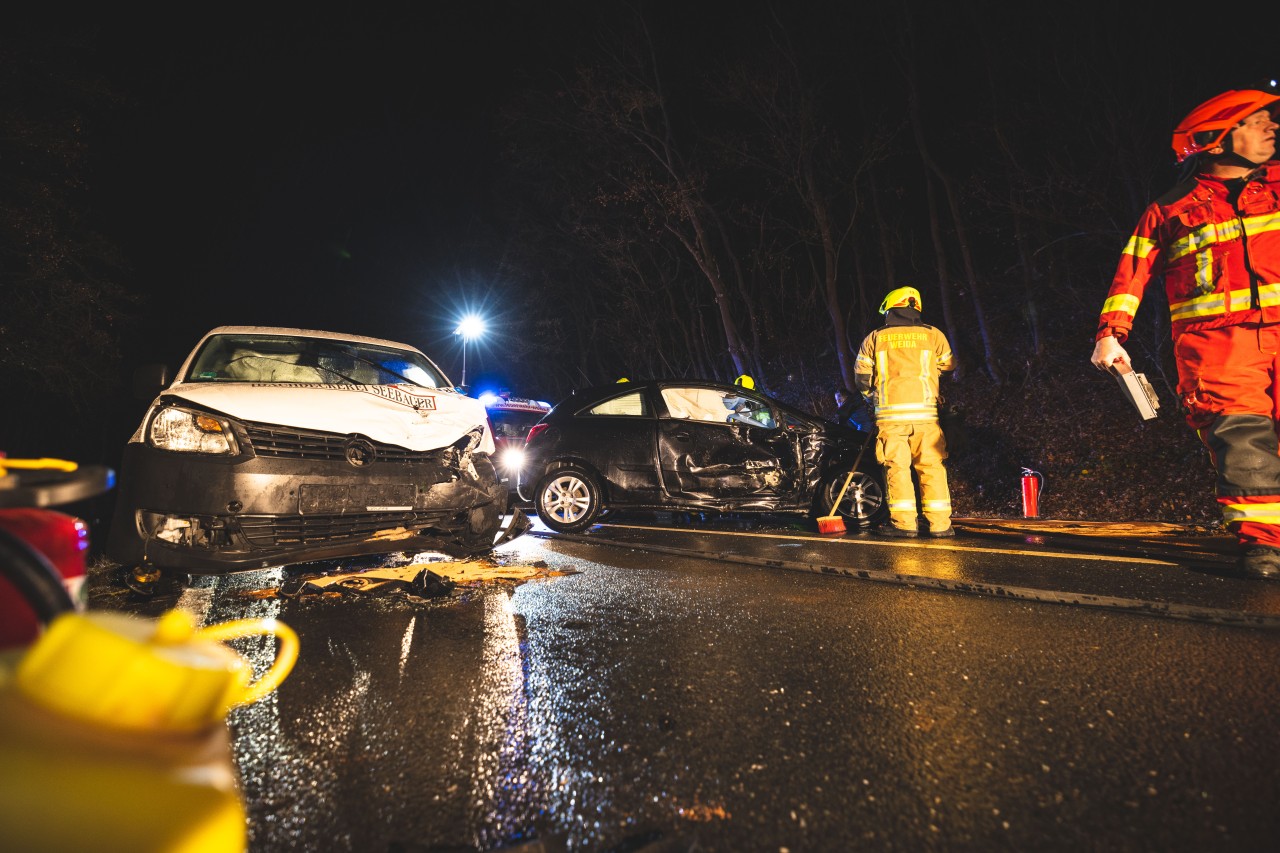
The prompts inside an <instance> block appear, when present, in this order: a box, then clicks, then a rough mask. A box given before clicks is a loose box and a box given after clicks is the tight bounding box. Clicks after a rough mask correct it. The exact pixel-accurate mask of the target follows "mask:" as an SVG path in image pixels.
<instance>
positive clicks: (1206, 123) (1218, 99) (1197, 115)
mask: <svg viewBox="0 0 1280 853" xmlns="http://www.w3.org/2000/svg"><path fill="white" fill-rule="evenodd" d="M1277 100H1280V91H1274V90H1273V91H1267V90H1262V89H1232V90H1231V91H1229V92H1223V93H1222V94H1221V95H1217V96H1215V97H1213V98H1210V99H1209V100H1207V101H1205V102H1204V103H1203V104H1201V105H1200V106H1198V107H1196V108H1195V109H1194V110H1192V111H1191V112H1190V113H1188V114H1187V117H1186V118H1184V119H1183V120H1182V121H1180V122H1178V127H1177V128H1176V129H1175V130H1174V131H1173V153H1174V155H1175V156H1176V157H1177V162H1179V163H1181V162H1182V161H1183V160H1186V159H1187V158H1188V157H1192V156H1194V155H1196V154H1199V153H1200V152H1202V151H1208V150H1210V149H1212V148H1216V147H1218V146H1219V145H1221V144H1222V141H1223V140H1224V139H1225V138H1226V136H1227V134H1229V133H1230V132H1231V131H1232V130H1234V129H1235V128H1236V127H1238V126H1239V125H1240V122H1242V121H1244V120H1245V119H1246V118H1248V117H1249V116H1251V115H1253V114H1254V113H1256V112H1257V111H1258V110H1263V109H1267V108H1269V107H1271V106H1272V105H1273V104H1275V103H1276V101H1277Z"/></svg>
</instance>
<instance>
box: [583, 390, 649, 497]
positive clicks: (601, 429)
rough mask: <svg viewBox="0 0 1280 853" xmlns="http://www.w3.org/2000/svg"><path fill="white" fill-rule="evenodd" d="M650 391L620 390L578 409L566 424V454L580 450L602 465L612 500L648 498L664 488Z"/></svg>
mask: <svg viewBox="0 0 1280 853" xmlns="http://www.w3.org/2000/svg"><path fill="white" fill-rule="evenodd" d="M646 391H647V389H646V388H643V387H641V388H636V389H634V390H626V391H620V392H619V393H618V394H616V395H614V396H611V397H608V398H606V399H604V400H598V401H597V402H595V403H593V404H591V405H590V406H587V407H585V408H583V409H582V410H581V411H579V412H577V413H576V414H575V415H574V417H573V419H572V424H571V425H569V424H564V425H561V426H562V429H563V430H564V432H565V436H564V438H563V439H562V440H561V449H562V451H564V452H563V453H562V455H563V456H564V457H566V458H568V457H570V456H578V457H580V458H582V459H583V460H584V461H586V462H587V463H588V464H589V465H590V467H592V468H594V469H595V470H596V471H598V472H599V473H600V474H601V476H603V477H604V478H605V480H606V481H607V483H608V490H609V498H610V501H609V502H610V503H611V504H618V503H646V502H648V501H650V500H653V499H654V497H655V496H656V495H657V494H658V492H659V488H658V471H657V467H656V466H655V464H654V453H653V433H654V423H655V420H654V415H653V404H652V402H651V401H650V400H649V398H648V396H647V393H646ZM570 450H572V453H569V452H568V451H570Z"/></svg>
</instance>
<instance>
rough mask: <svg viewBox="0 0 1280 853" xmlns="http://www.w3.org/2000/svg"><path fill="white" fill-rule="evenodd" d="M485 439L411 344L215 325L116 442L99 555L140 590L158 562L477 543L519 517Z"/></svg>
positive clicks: (255, 565)
mask: <svg viewBox="0 0 1280 853" xmlns="http://www.w3.org/2000/svg"><path fill="white" fill-rule="evenodd" d="M154 369H155V370H156V371H157V373H156V376H155V379H156V382H155V386H154V387H163V385H164V383H165V379H166V377H163V375H162V371H163V369H162V368H159V367H158V366H157V367H156V368H154ZM494 449H495V447H494V439H493V433H492V431H491V429H490V426H489V423H488V420H487V418H486V414H485V408H484V404H483V403H481V402H480V401H479V400H475V399H473V398H471V397H467V396H465V395H463V394H461V393H459V392H458V391H456V390H455V389H454V388H453V386H452V383H450V382H449V380H448V378H447V377H446V376H445V374H444V372H443V371H441V370H440V368H438V367H437V366H436V365H435V364H434V363H433V362H432V361H431V359H429V358H427V356H426V355H424V354H423V353H422V352H420V351H419V350H417V349H415V348H413V347H411V346H407V345H405V344H400V343H395V342H393V341H384V340H378V339H376V338H367V337H360V336H356V335H344V334H336V333H333V332H319V331H311V330H306V329H285V328H271V327H258V326H223V327H219V328H216V329H214V330H213V331H211V332H209V333H208V334H207V335H205V337H204V338H203V339H202V340H201V341H200V342H199V344H197V345H196V347H195V349H194V350H192V352H191V354H190V355H188V356H187V358H186V361H184V362H183V364H182V367H181V368H180V369H179V371H178V373H177V378H176V379H175V380H174V381H173V382H172V383H171V384H169V385H168V387H167V388H164V390H163V391H161V392H160V394H159V396H157V397H156V398H155V400H154V401H152V403H151V405H150V407H149V409H148V411H147V414H146V416H145V417H144V418H143V421H142V425H141V426H140V427H139V428H138V430H137V432H135V433H134V434H133V436H132V437H131V438H130V439H129V443H128V445H127V446H126V447H125V452H124V458H123V460H122V463H121V467H120V477H119V484H118V493H117V496H116V510H115V515H114V518H113V520H112V524H111V529H110V531H109V534H108V541H107V548H106V552H107V556H108V557H110V558H111V559H112V560H115V561H116V562H118V563H121V564H122V565H124V566H125V567H126V571H125V581H126V583H128V584H129V585H130V586H131V587H133V588H134V589H137V590H139V591H150V590H151V589H152V588H153V586H154V583H155V582H156V581H158V580H159V579H160V577H161V574H162V572H163V571H165V570H170V571H171V572H177V573H185V574H223V573H227V572H234V571H241V570H249V569H259V568H265V567H268V566H278V565H287V564H290V563H298V562H309V561H313V560H328V559H336V558H341V557H351V556H358V555H366V554H385V553H393V552H400V551H407V552H415V551H421V550H440V551H444V552H446V553H450V554H453V555H455V556H464V555H472V554H478V553H483V552H485V551H488V550H490V549H491V548H493V546H494V545H496V544H499V543H500V542H503V541H506V540H507V539H510V538H512V537H514V536H517V535H519V534H520V533H523V532H524V531H525V530H527V529H528V526H529V523H528V520H527V519H525V517H524V515H523V514H522V513H521V512H520V510H519V509H517V508H512V510H511V512H510V513H509V514H508V513H507V490H506V488H505V487H504V486H503V485H501V484H500V483H499V481H498V477H497V475H496V473H495V470H494V464H493V462H492V460H491V456H492V454H493V453H494Z"/></svg>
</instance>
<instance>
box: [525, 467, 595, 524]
mask: <svg viewBox="0 0 1280 853" xmlns="http://www.w3.org/2000/svg"><path fill="white" fill-rule="evenodd" d="M603 498H604V495H603V492H602V491H601V489H600V483H599V481H598V480H597V479H596V478H595V477H594V476H593V475H592V474H591V473H589V472H588V471H585V470H583V469H582V468H579V467H577V466H574V465H570V466H569V467H566V468H558V469H556V470H555V471H552V472H551V473H550V474H547V475H546V476H545V477H543V478H542V479H541V480H539V481H538V488H537V490H536V491H535V492H534V493H533V508H534V510H535V511H536V512H537V513H538V518H539V519H541V520H542V523H543V524H545V525H546V526H547V527H550V528H551V529H552V530H556V531H559V532H560V533H577V532H578V531H580V530H586V529H587V528H588V527H590V526H591V525H593V524H595V522H596V519H597V518H598V517H599V516H600V513H601V512H602V511H603V510H604V500H603Z"/></svg>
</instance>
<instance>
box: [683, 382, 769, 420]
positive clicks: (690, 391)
mask: <svg viewBox="0 0 1280 853" xmlns="http://www.w3.org/2000/svg"><path fill="white" fill-rule="evenodd" d="M662 401H663V402H664V403H666V404H667V411H668V412H670V413H671V417H673V418H682V419H688V420H694V421H705V422H708V423H722V424H723V423H741V424H745V425H747V426H754V427H764V428H766V429H772V428H773V427H774V426H776V424H775V422H774V418H773V411H772V409H771V408H770V407H769V404H768V403H766V402H765V401H764V400H761V399H759V398H758V397H750V396H747V395H745V394H740V393H738V392H735V391H718V390H716V389H714V388H663V389H662Z"/></svg>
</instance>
